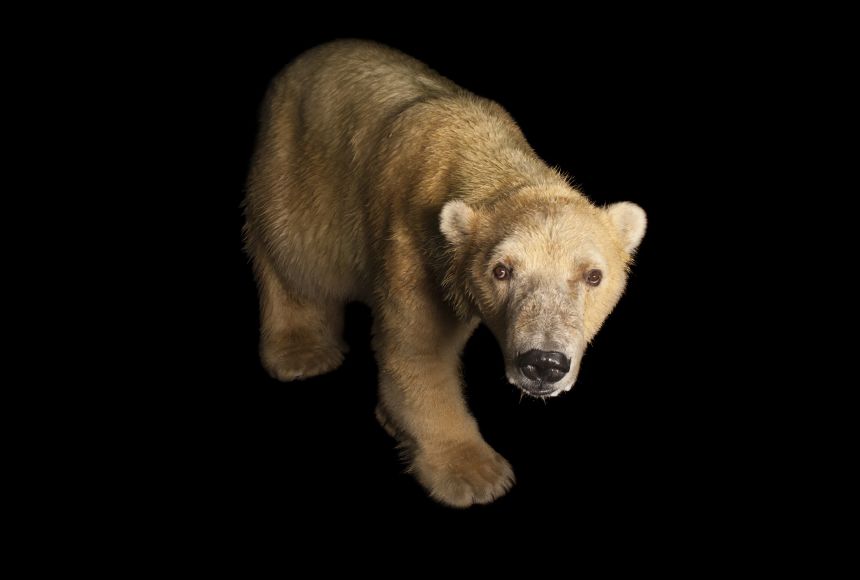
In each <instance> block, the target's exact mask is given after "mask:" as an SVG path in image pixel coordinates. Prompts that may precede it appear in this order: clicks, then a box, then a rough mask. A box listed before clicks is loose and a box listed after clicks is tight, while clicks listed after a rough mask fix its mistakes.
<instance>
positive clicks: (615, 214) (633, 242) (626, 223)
mask: <svg viewBox="0 0 860 580" xmlns="http://www.w3.org/2000/svg"><path fill="white" fill-rule="evenodd" d="M606 212H607V213H608V214H609V219H610V221H612V225H614V226H615V229H616V230H617V231H618V233H619V234H620V236H621V242H622V243H623V244H624V249H625V250H626V251H627V252H628V253H633V251H635V250H636V248H638V247H639V242H641V241H642V237H643V236H644V235H645V225H646V223H647V221H648V220H647V219H646V218H645V210H643V209H642V208H641V207H639V206H638V205H636V204H635V203H630V202H629V201H622V202H619V203H613V204H612V205H610V206H609V207H608V208H606Z"/></svg>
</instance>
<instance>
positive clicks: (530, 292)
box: [245, 41, 645, 507]
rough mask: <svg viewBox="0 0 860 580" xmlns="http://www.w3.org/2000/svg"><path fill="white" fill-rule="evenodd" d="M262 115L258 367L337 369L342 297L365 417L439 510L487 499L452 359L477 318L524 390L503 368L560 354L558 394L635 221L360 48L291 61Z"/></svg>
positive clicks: (416, 75)
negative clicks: (353, 310)
mask: <svg viewBox="0 0 860 580" xmlns="http://www.w3.org/2000/svg"><path fill="white" fill-rule="evenodd" d="M261 117H262V118H261V129H260V134H259V139H258V143H257V147H256V151H255V153H254V158H253V163H252V167H251V173H250V176H249V179H248V188H247V199H246V218H247V223H246V228H245V234H246V240H247V250H248V252H249V254H250V256H251V258H252V260H253V264H254V268H255V271H256V276H257V281H258V284H259V289H260V313H261V339H260V356H261V359H262V363H263V365H264V366H265V368H266V370H267V371H268V372H269V373H270V374H271V375H272V376H273V377H275V378H277V379H279V380H282V381H292V380H296V379H303V378H307V377H311V376H314V375H318V374H321V373H325V372H328V371H331V370H333V369H335V368H337V367H338V365H340V363H341V362H342V360H343V353H344V351H345V348H346V347H345V345H344V343H343V340H342V338H341V334H342V324H343V307H344V304H345V303H346V302H348V301H351V300H360V301H363V302H365V303H367V304H369V305H370V306H371V308H372V309H373V315H374V328H373V347H374V350H375V353H376V356H377V358H378V363H379V374H380V376H379V394H380V402H379V406H378V409H377V417H378V419H379V421H380V422H381V423H382V425H383V426H384V427H385V429H386V430H387V431H388V432H389V433H390V434H391V435H393V436H395V437H397V438H398V439H399V440H400V441H401V443H403V444H404V446H405V447H406V448H407V449H408V450H409V462H410V471H411V472H412V473H414V474H415V476H416V477H417V479H418V480H419V481H420V482H421V484H422V485H423V486H424V487H425V488H426V489H427V490H428V492H429V493H430V495H431V496H432V497H433V498H435V499H436V500H438V501H440V502H443V503H445V504H448V505H452V506H460V507H465V506H469V505H471V504H474V503H487V502H490V501H492V500H493V499H495V498H497V497H499V496H501V495H503V494H504V493H505V492H506V491H507V490H508V489H509V488H510V487H511V485H512V484H513V481H514V476H513V471H512V470H511V467H510V465H509V464H508V462H507V461H505V459H504V458H502V457H501V456H500V455H499V454H498V453H496V452H495V451H494V450H493V449H492V448H491V447H490V446H489V445H488V444H487V443H486V442H485V441H484V440H483V438H482V437H481V434H480V432H479V430H478V425H477V423H476V422H475V419H474V418H473V417H472V415H471V414H470V413H469V410H468V409H467V407H466V404H465V401H464V399H463V395H462V381H461V376H460V371H459V359H460V353H461V351H462V349H463V347H464V345H465V343H466V341H467V340H468V338H469V336H470V335H471V333H472V332H473V330H474V329H475V328H476V326H477V325H478V324H479V322H481V321H484V322H485V323H486V324H487V325H488V326H489V328H490V329H491V330H492V331H493V333H494V334H495V335H496V337H497V338H498V340H499V343H500V345H501V347H502V349H503V351H504V354H505V361H506V367H507V374H508V378H509V380H510V381H511V382H512V383H513V384H516V385H518V386H520V387H521V388H523V389H524V390H527V392H528V388H530V387H533V386H534V385H532V384H530V382H529V381H530V379H529V378H528V377H526V376H525V375H524V374H523V372H522V371H521V370H520V367H518V366H517V362H516V361H517V356H518V355H520V354H522V353H525V352H527V351H529V350H531V349H543V350H546V351H557V352H561V353H564V354H565V356H567V357H568V358H569V359H570V361H571V365H570V366H571V368H570V372H569V373H568V374H567V375H566V376H565V377H564V378H563V379H562V380H560V381H559V382H558V383H556V384H555V385H554V387H553V388H554V389H555V390H554V391H553V392H552V393H551V395H557V394H558V393H560V392H563V391H565V390H569V389H570V388H571V386H572V385H573V382H574V380H575V378H576V372H577V371H578V368H579V360H580V358H581V356H582V353H583V351H584V350H585V347H586V345H587V343H588V341H589V340H590V339H591V338H592V337H593V336H594V334H595V333H596V332H597V330H598V329H599V328H600V326H601V324H602V322H603V320H604V319H605V318H606V316H607V315H608V314H609V312H610V311H611V310H612V308H613V307H614V305H615V303H616V302H617V301H618V299H619V297H620V296H621V293H622V291H623V288H624V285H625V281H626V268H627V266H628V264H629V262H630V259H631V254H632V252H633V251H634V250H635V249H636V247H637V246H638V244H639V241H640V240H641V239H642V236H643V235H644V231H645V214H644V212H643V211H642V210H641V209H640V208H639V207H638V206H636V205H634V204H630V203H621V204H615V205H613V206H610V207H609V208H606V209H602V208H598V207H595V206H594V205H592V204H591V203H590V202H589V201H588V200H587V199H586V198H585V197H584V196H583V195H582V194H581V193H580V192H578V191H576V190H575V189H574V188H572V187H571V186H570V185H569V184H568V183H567V181H566V180H565V179H564V177H563V176H561V175H560V174H559V173H558V172H556V171H555V170H553V169H551V168H549V167H548V166H547V165H546V164H545V163H543V162H542V161H541V160H540V159H539V158H538V157H537V156H536V155H535V153H534V151H532V149H531V147H530V146H529V145H528V143H527V142H526V140H525V138H524V137H523V135H522V133H521V132H520V130H519V128H518V127H517V125H516V124H515V123H514V121H513V120H512V119H511V118H510V116H509V115H508V114H507V113H506V112H505V111H504V110H503V109H502V108H501V107H500V106H499V105H497V104H496V103H494V102H492V101H489V100H486V99H482V98H479V97H476V96H474V95H472V94H470V93H468V92H466V91H465V90H463V89H461V88H459V87H457V86H456V85H454V84H453V83H451V82H450V81H448V80H447V79H445V78H443V77H441V76H439V75H438V74H437V73H435V72H434V71H432V70H430V69H429V68H427V67H426V66H424V65H423V64H421V63H419V62H417V61H415V60H413V59H412V58H410V57H408V56H406V55H403V54H401V53H399V52H396V51H394V50H392V49H389V48H386V47H383V46H380V45H376V44H372V43H368V42H362V41H338V42H334V43H330V44H326V45H323V46H320V47H317V48H315V49H313V50H310V51H308V52H306V53H305V54H303V55H301V56H300V57H298V58H297V59H296V60H295V61H294V62H293V63H292V64H290V65H289V66H288V67H287V68H286V69H285V70H284V71H283V72H282V73H280V74H279V75H278V76H277V78H275V80H274V81H273V82H272V84H271V87H270V89H269V91H268V94H267V96H266V98H265V102H264V104H263V107H262V115H261ZM499 265H503V266H504V267H505V268H508V270H509V272H510V276H509V277H507V278H505V279H503V280H499V279H497V278H496V277H495V276H494V268H496V267H497V266H499ZM595 269H597V270H600V272H601V273H602V281H601V282H600V284H599V285H597V286H594V285H590V284H588V283H586V280H585V278H586V276H588V273H589V272H592V271H594V270H595ZM539 386H542V383H541V385H539Z"/></svg>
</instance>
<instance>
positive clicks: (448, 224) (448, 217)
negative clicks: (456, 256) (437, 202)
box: [439, 199, 475, 244]
mask: <svg viewBox="0 0 860 580" xmlns="http://www.w3.org/2000/svg"><path fill="white" fill-rule="evenodd" d="M474 221H475V210H473V209H472V208H471V207H469V206H468V205H466V204H465V203H464V202H462V201H460V200H456V199H455V200H454V201H449V202H448V203H446V204H445V206H444V207H443V208H442V212H441V213H440V214H439V229H440V230H441V231H442V235H444V236H445V239H446V240H448V241H449V242H450V243H452V244H460V243H462V242H463V241H464V240H465V239H466V238H467V237H468V236H469V234H471V233H472V228H473V226H474Z"/></svg>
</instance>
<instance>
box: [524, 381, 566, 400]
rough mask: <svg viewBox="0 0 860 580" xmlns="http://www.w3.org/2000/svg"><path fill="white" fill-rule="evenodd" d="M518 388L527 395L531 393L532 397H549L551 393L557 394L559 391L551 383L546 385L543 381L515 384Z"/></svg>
mask: <svg viewBox="0 0 860 580" xmlns="http://www.w3.org/2000/svg"><path fill="white" fill-rule="evenodd" d="M517 386H519V388H520V390H522V391H523V392H525V394H527V395H531V396H532V397H551V396H553V395H558V393H559V392H560V390H559V389H557V388H556V387H555V386H553V385H547V384H545V383H544V382H543V381H536V382H534V381H529V382H528V383H526V384H524V385H517Z"/></svg>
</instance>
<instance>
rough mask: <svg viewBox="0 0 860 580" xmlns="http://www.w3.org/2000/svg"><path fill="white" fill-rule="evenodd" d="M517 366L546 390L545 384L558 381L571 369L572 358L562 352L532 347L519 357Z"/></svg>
mask: <svg viewBox="0 0 860 580" xmlns="http://www.w3.org/2000/svg"><path fill="white" fill-rule="evenodd" d="M517 366H518V367H519V368H520V372H521V373H523V375H525V377H526V378H528V379H530V380H532V381H537V382H538V390H541V391H544V390H546V389H545V388H544V387H543V384H547V383H549V384H551V383H557V382H558V381H560V380H561V379H562V378H563V377H564V375H566V374H567V373H568V371H570V359H569V358H568V357H566V356H565V355H564V354H562V353H560V352H556V351H546V350H537V349H532V350H530V351H528V352H526V353H523V354H521V355H519V356H518V357H517ZM549 390H552V389H549Z"/></svg>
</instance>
